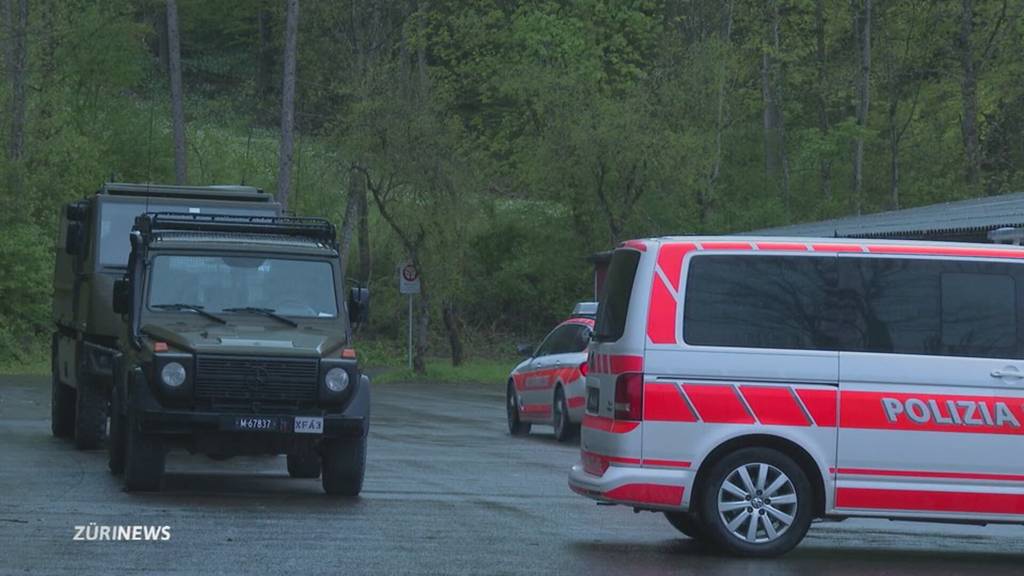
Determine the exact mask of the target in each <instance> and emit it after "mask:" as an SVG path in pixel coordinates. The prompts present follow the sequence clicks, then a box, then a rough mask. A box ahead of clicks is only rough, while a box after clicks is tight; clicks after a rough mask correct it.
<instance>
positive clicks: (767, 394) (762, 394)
mask: <svg viewBox="0 0 1024 576" xmlns="http://www.w3.org/2000/svg"><path fill="white" fill-rule="evenodd" d="M789 390H790V389H789V388H786V387H782V386H740V392H741V393H742V394H743V397H744V398H746V400H747V404H748V405H750V409H751V410H753V411H754V415H756V416H757V420H758V421H759V422H760V423H761V424H769V425H777V426H810V425H811V422H809V421H808V420H807V415H806V414H804V411H803V410H802V409H801V408H800V405H799V404H797V403H796V398H795V397H794V396H793V393H792V392H790V391H789Z"/></svg>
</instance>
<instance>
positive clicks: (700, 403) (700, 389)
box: [683, 384, 754, 424]
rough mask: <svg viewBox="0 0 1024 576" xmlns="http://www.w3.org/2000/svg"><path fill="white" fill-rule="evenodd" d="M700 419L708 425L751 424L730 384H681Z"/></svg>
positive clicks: (751, 419)
mask: <svg viewBox="0 0 1024 576" xmlns="http://www.w3.org/2000/svg"><path fill="white" fill-rule="evenodd" d="M683 391H684V392H686V395H687V397H689V398H690V402H692V403H693V407H694V408H695V409H696V410H697V415H698V416H700V419H701V420H703V421H705V422H707V423H709V424H753V423H754V418H753V417H752V416H751V415H750V413H749V412H747V409H746V407H745V406H743V403H742V402H741V401H740V398H739V396H738V395H737V393H736V389H735V388H733V387H732V385H731V384H725V385H720V384H683Z"/></svg>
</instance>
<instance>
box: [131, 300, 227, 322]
mask: <svg viewBox="0 0 1024 576" xmlns="http://www.w3.org/2000/svg"><path fill="white" fill-rule="evenodd" d="M150 308H160V309H162V310H191V311H193V312H195V313H196V314H199V315H200V316H205V317H206V318H209V319H210V320H213V321H214V322H220V323H221V324H227V323H228V321H227V320H225V319H223V318H221V317H220V316H217V315H216V314H211V313H209V312H207V311H206V310H203V307H202V306H199V305H197V304H180V303H179V304H153V305H151V306H150Z"/></svg>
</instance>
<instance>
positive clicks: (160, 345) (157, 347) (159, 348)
mask: <svg viewBox="0 0 1024 576" xmlns="http://www.w3.org/2000/svg"><path fill="white" fill-rule="evenodd" d="M153 352H167V342H154V343H153Z"/></svg>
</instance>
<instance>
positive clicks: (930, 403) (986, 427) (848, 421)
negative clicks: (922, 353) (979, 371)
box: [839, 391, 1024, 435]
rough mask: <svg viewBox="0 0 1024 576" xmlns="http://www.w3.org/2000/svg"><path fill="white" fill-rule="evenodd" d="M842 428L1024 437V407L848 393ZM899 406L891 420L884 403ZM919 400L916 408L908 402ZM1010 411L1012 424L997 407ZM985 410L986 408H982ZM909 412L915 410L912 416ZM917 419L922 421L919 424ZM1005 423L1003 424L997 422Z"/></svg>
mask: <svg viewBox="0 0 1024 576" xmlns="http://www.w3.org/2000/svg"><path fill="white" fill-rule="evenodd" d="M839 398H840V404H841V408H840V411H839V426H840V427H841V428H865V429H871V430H911V431H922V432H960V433H964V434H1018V435H1019V434H1024V429H1022V428H1021V427H1020V423H1021V422H1022V421H1024V408H1022V406H1021V399H1020V398H1019V397H1017V398H1014V397H1003V398H1000V397H996V398H993V397H991V396H961V395H950V394H905V393H904V394H901V393H897V392H859V391H845V392H842V393H841V394H840V396H839ZM885 400H888V401H890V402H898V403H899V404H900V407H899V408H898V409H897V410H896V413H895V414H893V416H894V419H893V420H890V419H889V414H887V412H886V408H885V404H884V401H885ZM911 400H916V402H914V403H913V407H911V404H910V403H909V402H908V401H911ZM997 404H1002V408H1004V409H1005V410H1006V411H1009V414H1010V415H1011V416H1012V418H1013V419H1014V420H1016V424H1017V425H1014V422H1013V421H1010V420H1008V419H1006V417H1005V415H1004V417H1003V418H999V412H997V408H996V405H997ZM982 407H984V408H982ZM908 411H913V413H912V414H909V413H908ZM915 418H916V419H917V420H920V421H916V420H915ZM999 420H1002V425H999V426H997V425H996V424H995V423H996V422H997V421H999Z"/></svg>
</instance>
